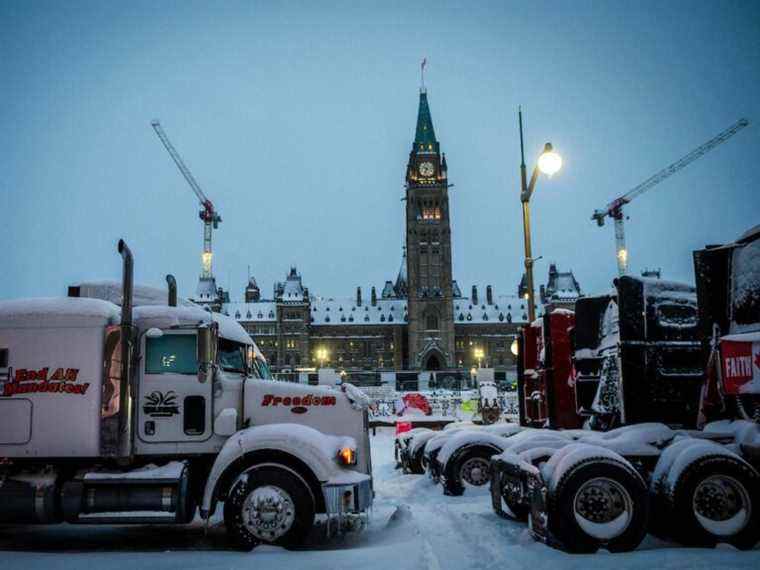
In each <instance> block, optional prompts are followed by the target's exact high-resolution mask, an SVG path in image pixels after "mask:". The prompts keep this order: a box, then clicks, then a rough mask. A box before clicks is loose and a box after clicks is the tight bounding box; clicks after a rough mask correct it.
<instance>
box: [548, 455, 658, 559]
mask: <svg viewBox="0 0 760 570" xmlns="http://www.w3.org/2000/svg"><path fill="white" fill-rule="evenodd" d="M546 508H547V511H548V515H549V525H550V531H551V533H552V535H553V536H554V537H555V538H556V539H557V540H558V541H559V542H560V543H561V546H562V548H564V549H565V550H567V551H568V552H575V553H591V552H596V551H597V550H598V549H599V548H602V547H603V548H606V549H607V550H609V551H610V552H627V551H629V550H633V549H635V548H636V547H637V546H638V545H639V544H640V543H641V541H642V540H643V539H644V536H645V535H646V529H647V520H648V517H649V497H648V493H647V488H646V486H645V484H644V481H643V480H642V478H641V476H640V475H639V474H638V473H636V471H634V470H633V469H632V468H631V467H629V466H628V465H625V464H624V463H622V462H620V461H618V460H616V459H612V458H609V457H591V458H588V459H584V460H582V461H580V462H578V464H576V465H575V466H573V467H572V468H570V469H569V470H568V471H567V472H566V473H565V474H564V475H563V476H562V478H561V479H560V480H559V482H558V483H557V486H556V488H555V490H554V491H553V492H550V493H549V497H548V501H547V506H546Z"/></svg>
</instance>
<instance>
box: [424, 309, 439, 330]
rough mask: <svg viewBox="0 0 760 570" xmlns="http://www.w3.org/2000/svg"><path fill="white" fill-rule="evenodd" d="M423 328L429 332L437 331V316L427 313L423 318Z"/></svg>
mask: <svg viewBox="0 0 760 570" xmlns="http://www.w3.org/2000/svg"><path fill="white" fill-rule="evenodd" d="M425 328H426V329H427V330H429V331H437V330H438V315H436V314H435V313H428V314H427V316H426V317H425Z"/></svg>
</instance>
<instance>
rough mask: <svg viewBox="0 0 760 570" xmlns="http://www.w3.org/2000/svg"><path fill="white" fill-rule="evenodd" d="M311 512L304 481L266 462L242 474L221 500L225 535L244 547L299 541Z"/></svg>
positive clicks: (311, 521) (308, 525) (311, 502)
mask: <svg viewBox="0 0 760 570" xmlns="http://www.w3.org/2000/svg"><path fill="white" fill-rule="evenodd" d="M314 515H315V505H314V498H313V497H312V494H311V491H310V490H309V487H308V485H307V484H306V483H305V482H304V480H303V479H301V477H299V476H298V475H296V474H295V473H293V472H292V471H291V470H289V469H285V468H281V467H275V466H270V465H267V466H264V467H258V468H253V469H251V470H250V471H248V472H246V473H244V474H243V475H242V476H241V477H240V478H239V479H238V481H237V482H236V483H235V484H234V485H233V486H232V489H231V490H230V493H229V495H228V497H227V500H226V501H225V503H224V523H225V526H226V527H227V533H228V536H229V537H230V538H231V539H232V541H233V542H234V543H235V544H236V545H238V546H239V547H240V548H242V549H244V550H251V549H252V548H254V547H256V546H257V545H259V544H278V545H281V546H293V545H298V544H301V543H302V542H303V541H304V539H305V538H306V536H307V535H308V534H309V531H310V530H311V527H312V525H313V524H314Z"/></svg>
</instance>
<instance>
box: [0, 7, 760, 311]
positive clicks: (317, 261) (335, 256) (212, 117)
mask: <svg viewBox="0 0 760 570" xmlns="http://www.w3.org/2000/svg"><path fill="white" fill-rule="evenodd" d="M376 4H378V5H379V6H378V5H375V6H373V5H372V4H370V3H362V2H354V1H351V2H345V3H326V2H325V3H319V2H304V3H298V2H277V3H275V2H266V3H258V2H240V3H238V2H213V3H211V2H188V1H182V2H166V1H164V2H125V3H116V2H92V3H85V2H75V1H70V2H65V3H64V2H50V3H47V2H32V1H4V2H2V3H1V4H0V55H1V56H2V57H0V85H1V86H2V91H0V93H2V94H1V95H0V102H1V104H0V212H2V221H0V245H2V249H1V250H0V251H2V253H0V256H2V257H1V258H0V259H2V264H0V298H13V297H22V296H50V295H60V294H64V293H65V287H66V285H67V284H69V283H71V282H74V281H77V280H81V279H102V278H118V277H119V275H120V260H119V258H118V256H117V254H116V249H115V248H116V242H117V241H118V239H119V238H124V239H125V240H126V241H127V242H128V243H129V245H130V246H131V248H132V250H133V252H134V254H135V258H136V278H137V280H138V281H139V282H141V283H146V284H152V285H157V286H164V285H165V283H164V279H163V276H164V275H165V274H166V273H174V274H175V275H176V276H177V279H178V282H179V287H180V293H181V294H185V295H188V294H191V293H192V292H193V291H194V290H195V286H196V282H197V276H198V273H199V270H200V252H201V246H202V239H201V228H202V224H201V222H200V220H199V219H198V216H197V209H198V208H197V204H196V201H195V198H194V196H193V195H192V193H191V191H190V189H189V187H188V186H187V184H186V183H185V181H184V180H183V179H182V177H181V176H180V174H179V172H178V170H177V168H176V167H175V166H174V164H173V163H172V162H171V160H170V158H169V156H168V154H167V153H166V151H165V150H164V149H163V147H162V146H161V144H160V142H159V140H158V139H157V137H156V135H155V133H154V132H153V130H152V129H151V127H150V120H151V119H152V118H160V119H161V122H162V124H163V126H164V128H165V129H166V131H167V133H168V134H169V136H170V138H171V139H172V141H173V142H174V144H175V146H176V148H177V149H178V150H179V152H180V153H181V154H182V156H183V157H184V159H185V162H186V163H187V164H188V166H189V167H190V169H191V170H192V172H193V173H194V175H195V177H196V179H197V180H198V181H199V182H200V184H201V186H202V187H203V188H204V189H205V191H206V192H207V194H208V195H209V197H210V198H211V199H212V201H213V202H214V203H215V204H216V205H217V207H218V209H219V211H220V213H221V215H222V218H223V223H222V224H221V226H220V228H219V231H218V232H217V233H216V234H215V236H214V238H215V244H214V247H215V252H216V253H215V259H214V270H215V274H216V276H217V280H218V283H219V284H220V285H222V286H224V287H225V288H226V287H230V288H231V292H232V296H233V299H235V298H240V297H241V296H242V289H243V287H244V284H245V281H246V276H247V267H248V266H249V265H250V267H251V271H252V273H253V274H254V275H255V276H256V278H257V280H258V282H259V285H260V286H261V288H262V291H263V292H264V294H265V295H267V296H270V295H271V289H272V283H273V281H275V280H277V279H283V278H284V276H285V274H286V272H287V269H288V267H289V266H290V265H291V264H296V265H297V266H298V269H299V271H301V273H302V274H303V277H304V282H305V284H306V285H308V286H309V287H310V290H311V291H312V292H313V293H315V294H319V295H325V296H335V297H338V296H350V295H353V293H354V291H355V287H356V286H357V285H363V286H364V287H369V286H370V285H377V286H378V287H381V286H382V284H383V282H384V281H385V280H386V279H392V278H395V275H396V273H397V271H398V267H399V264H400V259H401V248H402V245H403V235H404V234H403V202H401V201H400V199H401V197H402V196H403V179H404V172H405V165H406V160H407V158H408V153H409V150H410V145H411V142H412V140H413V136H414V126H415V119H416V114H417V103H418V92H419V62H420V60H421V59H422V58H423V57H427V58H428V68H427V81H426V82H427V85H428V93H429V100H430V107H431V111H432V115H433V122H434V125H435V131H436V134H437V136H438V139H439V140H440V142H441V146H442V149H443V151H444V152H446V156H447V159H448V164H449V178H450V182H452V183H454V184H455V186H454V188H453V189H452V191H451V212H452V214H451V215H452V241H453V263H454V276H455V278H456V279H457V280H458V281H459V283H460V285H461V286H462V288H463V291H469V287H470V286H471V284H472V283H479V284H481V285H482V286H485V285H486V284H493V285H495V287H496V289H497V291H498V292H499V293H505V292H508V293H513V292H515V290H516V287H517V283H518V281H519V278H520V274H521V271H522V267H523V265H522V247H523V245H522V226H521V217H520V203H519V139H518V132H517V106H518V105H520V104H522V105H523V108H524V110H525V113H526V125H525V126H526V137H527V141H526V142H527V147H526V152H527V155H528V157H529V162H530V163H531V165H532V163H533V162H534V157H536V156H537V155H538V153H539V152H540V150H541V147H542V145H543V143H545V142H546V141H551V142H552V143H554V146H555V148H556V149H557V150H558V151H559V152H560V153H561V154H562V156H563V158H564V168H563V170H562V171H561V172H560V173H559V174H557V175H556V176H555V177H554V178H553V179H551V180H548V179H546V178H542V179H540V180H539V183H538V186H537V190H536V194H535V197H534V200H533V204H532V206H533V222H534V252H535V255H536V256H539V255H540V256H543V259H542V260H541V261H539V262H538V264H537V274H538V277H539V282H544V281H545V278H546V277H545V276H546V271H547V268H548V262H550V261H556V262H557V263H558V264H559V266H560V268H562V269H570V268H571V269H572V270H573V271H574V272H575V274H576V276H577V278H578V280H579V281H580V283H581V286H582V287H583V289H584V291H585V292H589V293H594V292H601V291H603V290H606V289H607V288H608V287H609V285H610V281H611V279H612V278H613V277H614V275H615V257H614V238H613V229H612V227H611V226H609V225H608V226H605V227H604V228H598V227H596V225H595V224H594V223H593V222H592V221H591V220H590V219H589V218H590V216H591V214H592V212H593V210H594V209H595V208H601V207H602V206H603V205H605V204H606V203H607V202H608V201H610V200H611V199H613V198H615V197H616V196H618V195H619V194H621V193H623V192H624V191H626V190H628V189H629V188H631V187H633V186H635V185H636V184H638V183H639V182H641V181H642V180H644V179H645V178H647V177H648V176H650V175H651V174H653V173H654V172H656V171H657V170H659V169H660V168H662V167H664V166H666V165H667V164H668V163H670V162H672V161H674V160H676V159H678V158H679V157H680V156H681V155H683V154H685V153H687V152H688V151H690V150H691V149H692V148H693V147H696V146H698V145H699V144H701V143H702V142H704V141H706V140H707V139H709V138H711V137H712V136H714V135H715V134H717V133H718V132H720V131H721V130H723V129H724V128H726V127H728V126H729V125H730V124H732V123H733V122H734V121H736V120H737V119H739V118H740V117H747V118H748V119H750V121H752V122H753V124H752V125H751V126H750V127H749V128H747V129H744V130H743V131H742V132H741V133H739V134H737V135H736V136H735V137H734V138H733V139H732V140H730V141H728V142H727V143H725V144H724V145H722V146H721V147H719V148H717V149H716V150H714V151H712V152H711V153H709V154H707V155H706V156H705V157H703V158H702V159H700V160H699V161H698V162H696V163H694V164H693V165H691V166H689V167H688V168H687V169H686V170H684V171H682V172H680V173H678V174H677V175H674V176H673V177H672V178H670V179H669V180H668V181H667V182H664V183H663V184H661V185H660V186H658V187H656V188H655V189H653V190H651V191H650V192H649V193H648V194H646V195H644V196H642V197H640V198H639V199H637V200H636V201H635V202H634V203H632V204H631V205H630V206H629V207H628V210H627V212H628V215H629V216H630V220H629V221H628V225H627V226H626V230H627V239H628V244H629V248H630V258H631V267H632V270H633V271H634V272H639V271H640V270H641V269H642V268H643V267H660V268H662V271H663V276H664V277H667V278H671V279H678V280H692V279H693V269H692V258H691V252H692V250H694V249H695V248H698V247H701V246H703V245H704V244H705V243H719V242H725V241H729V240H732V239H734V238H736V237H737V236H738V235H739V234H740V233H742V232H743V231H744V230H746V229H748V228H749V227H750V226H752V225H754V224H757V223H760V171H759V170H758V168H757V164H758V161H759V160H760V158H759V157H760V122H759V121H760V3H759V2H754V1H748V2H729V1H721V2H696V1H689V2H676V1H669V2H612V1H608V2H580V1H577V0H573V1H566V2H549V3H543V2H539V1H532V2H497V3H485V2H480V3H471V2H454V3H446V2H442V1H441V0H436V1H434V2H426V1H422V0H420V1H415V2H399V3H395V4H394V3H392V2H382V3H376ZM531 165H529V168H530V167H531Z"/></svg>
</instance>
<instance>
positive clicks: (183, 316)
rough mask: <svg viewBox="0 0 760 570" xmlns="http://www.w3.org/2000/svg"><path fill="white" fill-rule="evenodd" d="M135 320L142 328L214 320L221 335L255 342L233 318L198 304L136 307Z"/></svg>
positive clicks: (161, 327)
mask: <svg viewBox="0 0 760 570" xmlns="http://www.w3.org/2000/svg"><path fill="white" fill-rule="evenodd" d="M134 317H135V321H136V322H137V323H138V324H139V326H140V328H141V329H146V330H147V329H148V328H151V327H157V328H160V329H168V328H171V327H174V326H181V325H198V324H202V323H210V322H211V321H214V322H216V323H219V336H220V337H222V338H225V339H227V340H232V341H235V342H240V343H242V344H250V345H252V344H254V343H253V340H251V337H250V336H249V335H248V333H246V332H245V329H244V328H243V327H242V326H240V324H239V323H238V322H237V321H236V320H235V319H233V318H231V317H228V316H226V315H222V314H219V313H210V312H208V311H205V310H203V309H201V308H200V307H197V306H189V307H169V306H167V305H163V306H161V305H145V306H141V307H135V309H134Z"/></svg>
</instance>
